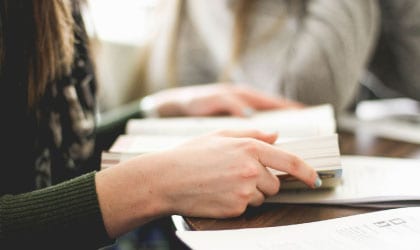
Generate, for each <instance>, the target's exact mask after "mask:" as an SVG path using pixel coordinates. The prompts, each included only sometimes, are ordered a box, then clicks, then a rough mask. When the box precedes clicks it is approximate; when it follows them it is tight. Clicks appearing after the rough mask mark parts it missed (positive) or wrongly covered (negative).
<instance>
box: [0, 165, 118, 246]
mask: <svg viewBox="0 0 420 250" xmlns="http://www.w3.org/2000/svg"><path fill="white" fill-rule="evenodd" d="M94 176H95V174H94V173H90V174H86V175H84V176H81V177H78V178H75V179H73V180H70V181H67V182H64V183H61V184H59V185H55V186H51V187H49V188H45V189H41V190H37V191H34V192H31V193H26V194H21V195H16V196H12V195H6V196H3V197H2V198H1V200H0V240H1V244H2V246H10V247H11V248H13V249H14V248H17V249H24V248H27V249H29V248H44V249H45V248H47V249H53V248H55V249H67V248H69V249H78V248H89V247H91V248H98V247H101V246H104V245H106V244H110V243H112V241H111V240H110V238H109V237H108V236H107V234H106V231H105V228H104V225H103V221H102V216H101V212H100V209H99V205H98V200H97V196H96V190H95V182H94Z"/></svg>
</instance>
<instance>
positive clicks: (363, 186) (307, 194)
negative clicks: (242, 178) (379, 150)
mask: <svg viewBox="0 0 420 250" xmlns="http://www.w3.org/2000/svg"><path fill="white" fill-rule="evenodd" d="M341 164H342V171H343V174H342V178H341V183H340V184H339V185H337V186H336V187H335V188H334V189H320V190H296V191H290V190H284V191H280V193H279V194H278V195H276V196H273V197H270V198H268V199H267V200H266V202H275V203H294V204H305V203H314V204H341V205H350V206H368V207H404V206H420V181H419V176H420V160H415V159H401V158H384V157H364V156H342V157H341Z"/></svg>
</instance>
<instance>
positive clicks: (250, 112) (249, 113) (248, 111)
mask: <svg viewBox="0 0 420 250" xmlns="http://www.w3.org/2000/svg"><path fill="white" fill-rule="evenodd" d="M254 113H255V110H254V109H252V108H250V107H246V108H244V109H242V115H243V116H246V117H249V116H252V115H253V114H254Z"/></svg>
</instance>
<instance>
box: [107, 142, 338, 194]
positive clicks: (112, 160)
mask: <svg viewBox="0 0 420 250" xmlns="http://www.w3.org/2000/svg"><path fill="white" fill-rule="evenodd" d="M189 138H190V137H189V136H169V135H168V136H163V135H122V136H120V137H119V138H118V139H117V140H116V141H115V143H114V144H113V145H112V147H111V148H110V152H103V153H102V164H101V165H102V168H107V167H110V166H113V165H115V164H118V163H119V162H121V161H124V160H126V159H129V158H131V157H133V156H135V155H138V154H142V153H149V152H155V151H158V150H164V149H169V148H172V147H174V146H176V145H179V144H181V143H183V142H185V141H186V140H188V139H189ZM275 145H276V146H277V147H279V148H281V149H283V150H284V151H287V152H290V153H293V154H295V155H297V156H299V157H301V158H302V159H303V160H304V161H305V162H306V163H307V164H309V165H310V166H312V167H314V168H315V169H316V170H317V172H318V174H319V175H320V177H321V179H322V180H323V187H332V186H335V185H336V184H337V183H338V182H339V180H340V178H341V162H340V151H339V146H338V137H337V134H330V135H323V136H312V137H305V138H299V137H295V138H279V139H278V140H277V141H276V143H275ZM267 167H269V166H267ZM269 170H270V171H272V172H273V173H274V174H275V175H277V176H279V177H281V179H282V182H283V184H284V185H282V187H283V188H305V187H306V186H305V185H304V184H303V183H301V182H299V181H296V179H295V178H294V177H292V176H288V175H287V174H286V173H284V172H280V171H276V170H273V169H271V168H269Z"/></svg>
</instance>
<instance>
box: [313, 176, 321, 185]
mask: <svg viewBox="0 0 420 250" xmlns="http://www.w3.org/2000/svg"><path fill="white" fill-rule="evenodd" d="M321 186H322V180H321V178H319V176H318V177H317V178H316V180H315V188H319V187H321Z"/></svg>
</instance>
